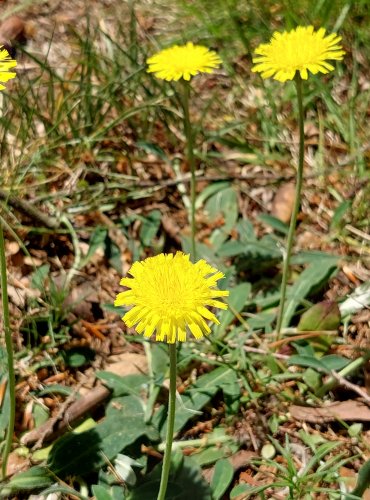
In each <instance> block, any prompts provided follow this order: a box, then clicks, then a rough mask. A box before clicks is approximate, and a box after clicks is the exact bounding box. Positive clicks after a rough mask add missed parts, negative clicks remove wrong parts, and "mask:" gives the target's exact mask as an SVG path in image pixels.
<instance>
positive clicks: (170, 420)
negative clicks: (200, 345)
mask: <svg viewBox="0 0 370 500" xmlns="http://www.w3.org/2000/svg"><path fill="white" fill-rule="evenodd" d="M168 347H169V352H170V392H169V399H168V415H167V432H166V449H165V452H164V458H163V465H162V476H161V484H160V487H159V493H158V497H157V500H165V497H166V490H167V483H168V476H169V474H170V466H171V451H172V441H173V430H174V426H175V407H176V375H177V365H176V349H177V345H176V342H175V343H173V344H169V346H168Z"/></svg>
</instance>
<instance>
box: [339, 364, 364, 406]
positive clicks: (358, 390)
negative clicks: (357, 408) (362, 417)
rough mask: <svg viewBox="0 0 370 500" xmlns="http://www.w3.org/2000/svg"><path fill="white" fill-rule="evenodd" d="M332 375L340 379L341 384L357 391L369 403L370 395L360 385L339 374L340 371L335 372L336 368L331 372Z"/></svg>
mask: <svg viewBox="0 0 370 500" xmlns="http://www.w3.org/2000/svg"><path fill="white" fill-rule="evenodd" d="M331 375H332V376H333V377H334V378H335V379H336V380H338V382H339V384H340V385H342V386H343V387H345V388H346V389H350V390H351V391H353V392H355V393H356V394H358V395H359V396H361V397H362V398H363V399H364V400H365V401H366V402H367V403H370V396H369V394H367V393H366V392H365V391H363V390H362V389H360V387H357V385H356V384H352V382H349V381H348V380H346V379H345V378H344V377H342V376H341V375H339V373H337V372H335V371H334V370H333V371H332V372H331Z"/></svg>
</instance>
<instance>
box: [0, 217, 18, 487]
mask: <svg viewBox="0 0 370 500" xmlns="http://www.w3.org/2000/svg"><path fill="white" fill-rule="evenodd" d="M0 274H1V297H2V306H3V324H4V334H5V344H6V354H7V362H8V387H9V398H10V409H9V424H8V429H7V433H6V440H5V447H4V452H3V463H2V476H3V478H4V477H5V476H6V466H7V463H8V457H9V453H10V451H11V447H12V442H13V432H14V423H15V374H14V359H13V345H12V335H11V330H10V316H9V302H8V279H7V269H6V256H5V240H4V230H3V226H2V224H0Z"/></svg>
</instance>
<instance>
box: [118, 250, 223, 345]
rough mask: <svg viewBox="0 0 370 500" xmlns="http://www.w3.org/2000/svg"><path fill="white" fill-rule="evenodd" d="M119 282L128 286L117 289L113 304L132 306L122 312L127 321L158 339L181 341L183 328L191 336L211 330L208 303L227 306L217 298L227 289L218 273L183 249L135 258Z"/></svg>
mask: <svg viewBox="0 0 370 500" xmlns="http://www.w3.org/2000/svg"><path fill="white" fill-rule="evenodd" d="M129 274H130V275H131V276H132V278H122V280H121V282H120V284H121V285H124V286H126V287H127V288H129V290H126V291H124V292H121V293H119V294H118V295H117V298H116V300H115V302H114V305H115V306H133V307H132V309H130V310H129V311H128V312H127V313H126V314H125V315H124V316H123V318H122V320H123V321H124V322H125V323H126V325H127V326H128V327H133V326H134V325H136V327H135V330H136V331H137V332H138V333H143V334H144V336H145V337H151V336H152V335H153V333H154V332H155V334H156V340H157V341H160V342H162V341H166V342H168V343H169V344H173V343H174V342H176V341H179V342H185V341H186V336H187V330H189V331H190V332H191V333H192V334H193V335H194V337H195V338H196V339H200V338H201V337H203V335H208V334H209V333H210V332H211V329H210V327H209V326H208V324H207V322H206V320H210V321H213V323H216V324H219V321H218V319H217V318H216V316H215V315H214V314H213V313H212V312H211V311H210V310H209V309H208V308H207V307H217V308H219V309H227V305H226V304H224V303H223V302H221V301H219V300H217V299H218V298H219V297H226V296H227V295H229V292H228V291H224V290H218V289H217V288H216V286H217V281H218V280H219V279H221V278H223V277H224V275H223V273H221V272H220V271H218V270H217V269H215V268H214V267H212V266H210V265H209V264H207V262H206V261H205V260H199V261H198V262H196V263H195V264H193V263H192V262H190V259H189V255H185V254H184V253H182V252H177V253H176V255H173V254H163V253H161V254H160V255H157V256H156V257H149V258H147V259H145V260H143V261H141V262H135V263H134V264H133V265H132V267H131V269H130V270H129Z"/></svg>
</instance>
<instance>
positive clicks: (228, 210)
mask: <svg viewBox="0 0 370 500" xmlns="http://www.w3.org/2000/svg"><path fill="white" fill-rule="evenodd" d="M204 208H205V211H206V212H207V213H208V214H209V218H210V220H215V219H217V218H219V217H220V214H223V216H224V224H223V226H222V227H220V228H217V229H215V230H214V231H213V232H212V234H211V236H210V243H211V245H212V247H213V249H214V250H217V249H218V248H219V247H220V246H221V245H222V243H223V242H224V241H225V240H226V239H227V238H228V237H229V234H230V231H231V230H232V228H233V227H234V225H235V223H236V221H237V219H238V213H239V210H238V198H237V194H236V191H235V189H234V187H232V186H230V185H225V186H224V187H223V188H222V189H220V190H218V192H217V193H215V194H214V195H213V196H211V197H210V198H208V200H207V202H206V204H205V207H204Z"/></svg>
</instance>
